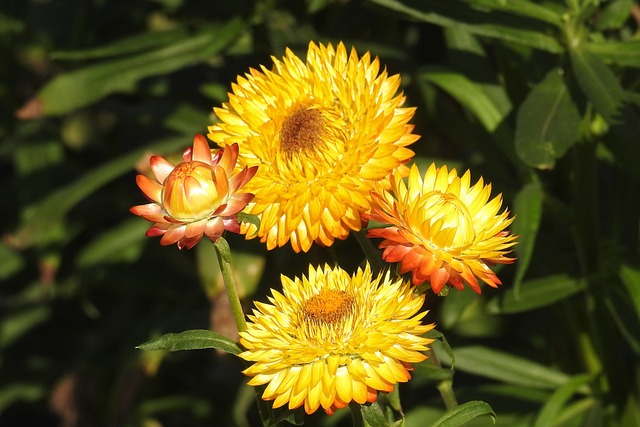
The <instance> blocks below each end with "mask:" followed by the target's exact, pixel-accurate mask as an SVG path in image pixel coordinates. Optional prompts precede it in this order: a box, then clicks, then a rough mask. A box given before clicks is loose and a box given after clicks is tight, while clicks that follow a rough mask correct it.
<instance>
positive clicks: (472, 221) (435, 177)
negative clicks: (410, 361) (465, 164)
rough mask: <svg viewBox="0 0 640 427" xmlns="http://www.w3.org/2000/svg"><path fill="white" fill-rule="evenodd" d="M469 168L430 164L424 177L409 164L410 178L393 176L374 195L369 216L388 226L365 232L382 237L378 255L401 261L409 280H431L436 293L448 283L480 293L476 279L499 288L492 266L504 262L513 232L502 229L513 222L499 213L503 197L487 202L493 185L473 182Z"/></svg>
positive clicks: (392, 260)
mask: <svg viewBox="0 0 640 427" xmlns="http://www.w3.org/2000/svg"><path fill="white" fill-rule="evenodd" d="M470 181H471V175H470V173H469V171H467V172H466V173H465V174H464V175H463V176H462V177H461V178H460V177H458V175H457V173H456V170H455V169H452V170H451V171H448V170H447V167H446V166H443V167H441V168H437V167H436V166H435V165H433V164H432V165H431V166H430V167H429V169H428V170H427V173H426V174H425V175H424V179H422V177H421V176H420V172H419V170H418V167H417V166H416V165H413V167H412V168H411V172H410V174H409V179H408V182H407V183H406V184H405V182H404V180H403V179H402V177H401V176H400V175H399V174H397V173H396V174H394V175H393V178H392V180H391V182H392V188H391V190H389V191H386V190H381V191H379V192H377V193H376V194H374V199H375V202H376V204H375V206H374V207H373V213H371V214H368V215H366V216H367V217H368V218H369V219H374V220H376V221H379V222H382V223H386V224H390V225H391V226H390V227H387V228H378V229H372V230H369V232H368V234H367V236H369V237H374V238H375V237H380V238H383V239H384V240H383V241H382V243H380V246H379V247H380V248H381V249H382V248H384V252H383V254H382V257H383V258H384V259H385V261H388V262H400V263H401V264H400V272H401V273H407V272H412V274H413V277H412V279H413V283H414V284H416V285H419V284H421V283H423V282H424V281H426V280H429V282H430V284H431V288H432V289H433V291H434V292H436V293H438V292H440V291H441V290H442V288H443V287H444V285H445V284H447V283H449V284H451V285H453V286H455V287H456V288H458V289H463V287H464V283H465V282H466V283H467V284H468V285H469V286H470V287H471V288H472V289H473V290H474V291H476V292H477V293H480V286H479V284H478V280H477V277H478V278H480V279H482V281H484V282H485V283H487V284H488V285H490V286H493V287H497V286H498V285H499V284H501V282H500V279H498V276H496V275H495V274H494V273H493V271H492V270H491V269H490V268H489V265H490V264H494V263H498V264H508V263H511V262H513V261H514V258H507V257H505V254H507V253H508V252H510V249H509V248H510V247H511V246H513V245H514V244H515V239H516V236H513V235H510V234H509V232H508V231H506V230H505V228H506V227H507V226H509V224H511V222H512V221H513V218H509V217H508V216H509V212H508V211H507V210H505V211H503V212H502V213H498V211H499V210H500V207H501V205H502V196H501V195H498V196H496V197H495V198H493V199H492V200H491V201H489V197H490V195H491V185H490V184H489V185H484V182H483V180H482V178H480V180H479V181H478V182H477V183H476V184H475V185H473V186H471V183H470Z"/></svg>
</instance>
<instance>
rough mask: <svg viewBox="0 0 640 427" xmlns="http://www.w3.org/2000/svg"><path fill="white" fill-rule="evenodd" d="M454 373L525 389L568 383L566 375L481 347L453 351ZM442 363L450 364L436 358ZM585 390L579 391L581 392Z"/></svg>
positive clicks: (443, 358) (549, 387) (551, 386)
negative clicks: (455, 371)
mask: <svg viewBox="0 0 640 427" xmlns="http://www.w3.org/2000/svg"><path fill="white" fill-rule="evenodd" d="M455 354H456V366H455V367H456V370H459V371H463V372H468V373H470V374H475V375H479V376H481V377H485V378H491V379H494V380H498V381H502V382H505V383H507V384H514V385H520V386H524V387H531V388H540V389H555V388H557V387H559V386H561V385H563V384H565V383H566V382H567V381H569V379H570V377H569V375H567V374H565V373H563V372H560V371H557V370H555V369H552V368H549V367H547V366H544V365H541V364H539V363H536V362H532V361H531V360H528V359H524V358H522V357H519V356H514V355H512V354H509V353H504V352H502V351H498V350H493V349H490V348H486V347H481V346H469V347H459V348H456V350H455ZM438 356H439V357H440V360H441V361H442V362H443V363H447V364H450V360H447V355H446V354H439V355H438ZM585 391H586V389H582V388H581V392H585Z"/></svg>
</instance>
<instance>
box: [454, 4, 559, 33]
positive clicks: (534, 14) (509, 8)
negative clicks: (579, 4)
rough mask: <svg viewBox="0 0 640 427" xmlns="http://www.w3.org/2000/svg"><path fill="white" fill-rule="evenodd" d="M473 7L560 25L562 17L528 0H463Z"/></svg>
mask: <svg viewBox="0 0 640 427" xmlns="http://www.w3.org/2000/svg"><path fill="white" fill-rule="evenodd" d="M463 1H464V2H465V3H468V4H470V5H471V6H473V7H474V8H478V9H480V10H487V11H491V10H496V11H501V12H508V13H511V14H514V15H520V16H526V17H527V18H533V19H538V20H540V21H544V22H547V23H549V24H553V25H555V26H557V27H560V28H561V27H562V25H563V22H562V17H561V16H560V15H559V14H558V13H556V12H555V11H553V10H551V9H548V8H546V7H544V6H543V5H540V4H537V3H534V2H532V1H529V0H463Z"/></svg>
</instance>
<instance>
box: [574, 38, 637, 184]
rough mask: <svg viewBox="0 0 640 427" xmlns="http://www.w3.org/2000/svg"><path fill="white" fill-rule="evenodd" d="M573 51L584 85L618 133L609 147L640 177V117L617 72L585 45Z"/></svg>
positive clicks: (628, 169) (576, 76) (585, 92)
mask: <svg viewBox="0 0 640 427" xmlns="http://www.w3.org/2000/svg"><path fill="white" fill-rule="evenodd" d="M569 53H570V58H571V66H572V68H573V73H574V75H575V78H576V80H577V81H578V84H579V85H580V88H581V89H582V91H583V92H584V94H585V95H586V96H587V98H588V99H589V101H590V102H591V103H592V104H593V107H594V108H595V110H596V111H597V112H598V113H600V114H601V115H602V116H603V117H604V119H605V120H606V121H607V122H608V123H609V124H610V125H611V130H612V131H613V133H614V134H615V135H616V137H617V138H615V139H614V138H610V139H607V140H606V142H607V147H608V148H609V150H610V151H611V152H612V153H613V154H614V155H615V156H616V158H617V160H618V161H619V162H620V164H621V165H623V166H624V167H625V168H626V169H627V171H629V172H630V173H631V174H632V175H634V176H635V177H636V179H638V180H640V169H639V168H638V164H640V149H639V147H640V118H638V116H637V115H636V113H635V112H634V111H633V109H632V107H631V105H630V104H629V102H628V100H627V98H626V97H625V94H624V91H623V89H622V87H621V86H620V83H619V82H618V80H617V79H616V76H615V74H614V73H613V71H611V69H610V68H609V67H608V66H607V65H606V64H605V63H603V62H602V61H601V60H600V59H599V58H598V57H596V56H594V55H593V54H592V53H591V52H589V51H588V50H587V49H586V48H584V47H577V48H575V49H572V50H571V51H570V52H569Z"/></svg>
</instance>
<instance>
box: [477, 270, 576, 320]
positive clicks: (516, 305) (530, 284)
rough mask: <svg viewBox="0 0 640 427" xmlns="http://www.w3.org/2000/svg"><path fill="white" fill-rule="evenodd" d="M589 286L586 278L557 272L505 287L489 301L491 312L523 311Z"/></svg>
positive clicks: (546, 304)
mask: <svg viewBox="0 0 640 427" xmlns="http://www.w3.org/2000/svg"><path fill="white" fill-rule="evenodd" d="M586 287H587V284H586V282H585V281H584V280H578V279H574V278H572V277H570V276H567V275H565V274H555V275H550V276H545V277H542V278H539V279H533V280H528V281H526V282H524V283H522V284H521V285H520V288H519V289H517V290H516V289H515V288H508V289H505V291H504V292H502V293H501V294H500V295H498V296H497V297H494V298H492V299H491V300H490V301H489V302H488V303H487V306H486V308H487V311H488V312H489V313H496V314H497V313H502V314H507V313H521V312H524V311H530V310H535V309H537V308H540V307H546V306H548V305H551V304H555V303H557V302H559V301H562V300H564V299H565V298H568V297H570V296H571V295H574V294H577V293H578V292H582V291H583V290H584V289H585V288H586Z"/></svg>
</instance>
